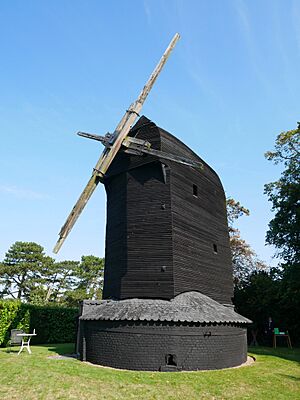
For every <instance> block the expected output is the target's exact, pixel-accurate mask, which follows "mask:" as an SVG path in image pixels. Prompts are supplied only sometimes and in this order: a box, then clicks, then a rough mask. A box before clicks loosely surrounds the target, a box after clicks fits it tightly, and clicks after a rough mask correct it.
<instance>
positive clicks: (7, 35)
mask: <svg viewBox="0 0 300 400" xmlns="http://www.w3.org/2000/svg"><path fill="white" fill-rule="evenodd" d="M0 18H1V24H0V49H1V53H0V54H1V62H0V70H1V73H0V93H1V95H0V134H1V157H0V199H1V200H0V201H1V204H0V221H1V240H0V259H2V258H3V257H4V254H5V252H6V251H7V249H8V248H9V246H10V245H11V244H12V243H14V242H15V241H17V240H21V241H35V242H37V243H40V244H41V245H42V246H44V247H45V250H46V252H47V254H49V255H51V254H52V248H53V246H54V244H55V242H56V239H57V237H58V232H59V229H60V227H61V225H62V224H63V222H64V221H65V219H66V217H67V215H68V213H69V212H70V210H71V208H72V206H73V205H74V203H75V201H76V200H77V198H78V196H79V194H80V192H81V190H82V189H83V187H84V185H85V184H86V182H87V180H88V178H89V177H90V175H91V171H92V168H93V167H94V165H95V163H96V161H97V159H98V157H99V155H100V153H101V151H102V148H101V145H98V144H97V142H93V141H88V140H85V139H83V138H80V137H78V136H76V135H75V132H76V131H78V130H83V131H87V132H95V133H99V134H102V133H106V132H107V131H110V132H112V131H113V130H114V128H115V126H116V125H117V123H118V121H119V119H120V118H121V116H122V115H123V113H124V111H125V110H126V108H127V107H128V106H129V104H130V103H131V102H132V101H133V100H134V99H135V98H136V97H137V95H138V94H139V92H140V90H141V88H142V86H143V85H144V83H145V81H146V79H147V78H148V75H149V74H150V73H151V71H152V69H153V67H154V66H155V64H156V62H157V61H158V59H159V58H160V56H161V54H162V52H163V51H164V50H165V47H166V46H167V44H168V43H169V41H170V39H171V37H172V36H173V35H174V33H175V32H179V33H180V34H181V37H182V38H181V40H180V41H179V43H178V44H177V46H176V48H175V50H174V52H173V53H172V55H171V57H170V59H169V61H168V63H167V65H166V66H165V69H164V70H163V72H162V73H161V75H160V77H159V79H158V80H157V82H156V85H155V86H154V88H153V90H152V92H151V93H150V95H149V97H148V99H147V101H146V103H145V106H144V108H143V114H144V115H146V116H147V117H148V118H150V119H151V120H153V121H154V122H155V123H157V124H158V125H159V126H161V127H163V128H165V129H166V130H168V131H170V132H172V133H173V134H174V135H176V136H177V137H178V138H180V139H181V140H183V141H184V142H185V143H186V144H187V145H189V146H190V147H191V148H192V149H193V150H194V151H195V152H197V153H198V154H199V155H200V156H201V157H202V158H203V159H204V160H205V161H206V162H208V163H209V164H210V165H211V166H212V167H213V168H214V169H215V170H216V172H217V173H218V174H219V175H220V177H221V180H222V182H223V185H224V188H225V191H226V194H227V195H228V196H232V197H234V198H235V199H237V200H239V201H240V202H241V203H242V204H243V205H244V206H246V207H248V208H249V209H250V211H251V215H250V217H244V218H243V219H242V220H241V221H240V223H239V227H240V229H241V232H242V236H243V237H244V238H245V239H246V240H247V241H248V242H249V243H250V244H251V245H252V247H253V248H254V250H255V251H256V252H257V253H258V255H259V256H260V257H261V258H262V259H263V260H265V261H266V262H271V257H272V255H273V253H274V249H272V248H270V247H266V246H265V245H264V237H265V232H266V229H267V224H268V221H269V220H270V218H271V215H272V214H271V213H270V203H268V201H267V198H266V196H265V195H263V185H264V184H265V183H267V182H270V181H272V180H275V179H277V178H278V176H279V173H280V168H279V167H275V166H273V165H272V164H271V163H270V162H268V161H266V160H265V159H264V156H263V154H264V152H265V151H267V150H270V149H271V148H272V147H273V145H274V140H275V137H276V135H277V134H278V133H280V132H281V131H283V130H288V129H293V128H295V127H296V123H297V121H298V120H299V119H300V118H299V93H300V80H299V70H300V68H299V66H300V24H299V21H300V1H297V0H295V1H289V0H284V1H283V0H282V1H276V0H270V1H268V0H260V1H253V0H252V1H246V0H244V1H243V0H236V1H235V0H231V1H225V0H223V1H221V0H215V1H200V0H197V1H193V0H165V1H163V0H151V1H150V0H145V1H142V0H139V1H137V0H130V1H129V0H127V1H125V0H123V1H121V0H118V1H117V0H112V1H110V2H107V1H104V0H102V1H101V0H97V1H93V0H86V1H77V0H72V1H67V0H51V1H50V0H48V1H37V0H36V1H30V0H27V1H16V0H6V1H5V0H3V1H1V4H0ZM105 201H106V200H105V192H104V188H103V187H102V186H100V185H99V186H98V188H97V191H96V192H95V193H94V195H93V196H92V198H91V200H90V202H89V204H88V206H87V207H86V209H85V210H84V212H83V214H82V215H81V217H80V219H79V220H78V222H77V224H76V225H75V227H74V229H73V231H72V232H71V234H70V235H69V237H68V239H67V241H66V242H65V244H64V246H63V248H62V249H61V251H60V253H59V255H58V256H56V259H79V258H80V256H81V255H83V254H94V255H98V256H104V240H105V207H106V205H105ZM272 262H273V264H274V261H272Z"/></svg>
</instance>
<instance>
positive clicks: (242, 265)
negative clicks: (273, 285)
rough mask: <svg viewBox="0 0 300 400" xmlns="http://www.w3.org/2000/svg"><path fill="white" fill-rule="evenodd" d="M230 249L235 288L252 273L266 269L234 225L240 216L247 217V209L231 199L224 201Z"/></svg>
mask: <svg viewBox="0 0 300 400" xmlns="http://www.w3.org/2000/svg"><path fill="white" fill-rule="evenodd" d="M226 204H227V218H228V225H229V226H228V229H229V240H230V249H231V254H232V264H233V280H234V284H235V286H242V285H243V283H244V282H245V281H246V280H247V278H249V276H250V275H251V274H252V273H253V272H254V271H263V270H267V269H268V267H267V266H266V265H265V264H264V262H263V261H261V260H259V258H258V257H257V254H256V253H255V251H254V250H253V249H252V248H251V246H250V245H249V244H248V243H247V242H246V241H245V240H243V239H242V238H241V234H240V231H239V229H237V228H234V223H235V222H236V220H237V219H238V218H239V217H241V216H242V215H249V214H250V212H249V210H248V209H247V208H245V207H243V206H242V205H241V204H240V203H239V202H237V201H235V200H234V199H232V198H228V199H227V200H226Z"/></svg>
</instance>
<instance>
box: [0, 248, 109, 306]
mask: <svg viewBox="0 0 300 400" xmlns="http://www.w3.org/2000/svg"><path fill="white" fill-rule="evenodd" d="M103 270H104V260H103V259H102V258H99V257H95V256H92V255H90V256H82V258H81V261H70V260H65V261H59V262H55V260H54V259H52V258H51V257H48V256H46V255H45V253H44V249H43V247H42V246H40V245H38V244H37V243H32V242H30V243H29V242H16V243H14V244H13V245H12V246H11V247H10V249H9V250H8V252H7V253H6V255H5V258H4V260H3V262H2V263H0V298H14V299H21V300H24V301H26V302H29V303H32V304H36V305H44V304H51V303H52V304H53V303H55V304H61V305H68V306H76V305H78V303H79V302H80V301H81V300H83V299H101V297H102V286H103Z"/></svg>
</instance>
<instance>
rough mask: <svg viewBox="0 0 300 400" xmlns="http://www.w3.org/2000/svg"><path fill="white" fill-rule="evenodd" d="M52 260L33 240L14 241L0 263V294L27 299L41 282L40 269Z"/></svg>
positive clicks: (45, 267)
mask: <svg viewBox="0 0 300 400" xmlns="http://www.w3.org/2000/svg"><path fill="white" fill-rule="evenodd" d="M53 262H54V260H53V259H52V258H51V257H47V256H46V255H45V253H44V249H43V247H42V246H40V245H38V244H37V243H34V242H15V243H14V244H13V245H12V246H11V247H10V249H9V250H8V252H7V253H6V255H5V258H4V260H3V262H2V263H1V264H0V287H2V290H1V291H0V296H1V297H5V296H9V297H12V298H15V299H25V300H28V299H29V297H30V293H31V291H32V290H34V289H35V288H36V287H37V286H39V285H40V284H42V282H43V278H42V271H43V270H45V269H49V268H51V266H52V265H53Z"/></svg>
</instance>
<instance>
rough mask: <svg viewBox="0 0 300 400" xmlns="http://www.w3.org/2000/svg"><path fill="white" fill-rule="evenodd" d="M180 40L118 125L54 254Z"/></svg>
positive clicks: (159, 64)
mask: <svg viewBox="0 0 300 400" xmlns="http://www.w3.org/2000/svg"><path fill="white" fill-rule="evenodd" d="M179 39H180V35H179V34H178V33H176V34H175V35H174V37H173V38H172V40H171V42H170V44H169V46H168V47H167V49H166V50H165V52H164V54H163V55H162V57H161V59H160V61H159V62H158V64H157V66H156V67H155V69H154V71H153V72H152V74H151V75H150V77H149V79H148V81H147V83H146V84H145V86H144V87H143V89H142V91H141V93H140V95H139V96H138V98H137V100H136V101H135V102H134V103H132V104H131V105H130V107H129V108H128V110H126V112H125V114H124V116H123V118H122V119H121V121H120V122H119V124H118V125H117V127H116V129H115V131H114V133H113V135H112V138H111V146H110V147H106V148H105V149H104V151H103V153H102V154H101V157H100V158H99V160H98V161H97V163H96V165H95V168H94V170H93V173H92V176H91V178H90V179H89V181H88V183H87V185H86V186H85V188H84V190H83V192H82V193H81V195H80V197H79V199H78V200H77V202H76V204H75V206H74V207H73V209H72V211H71V213H70V214H69V216H68V218H67V220H66V222H65V223H64V225H63V226H62V228H61V230H60V232H59V239H58V241H57V243H56V245H55V247H54V249H53V252H54V253H58V251H59V250H60V248H61V246H62V245H63V243H64V241H65V239H66V238H67V236H68V234H69V233H70V231H71V229H72V228H73V226H74V224H75V222H76V221H77V219H78V217H79V215H80V214H81V213H82V211H83V209H84V207H85V205H86V204H87V202H88V200H89V199H90V197H91V195H92V194H93V192H94V190H95V189H96V187H97V185H98V183H99V182H100V180H101V177H103V176H104V175H105V173H106V171H107V170H108V168H109V166H110V164H111V163H112V161H113V159H114V158H115V156H116V155H117V153H118V151H119V150H120V148H121V146H122V143H123V140H124V139H125V138H126V136H127V135H128V133H129V131H130V128H131V126H132V125H133V124H134V122H135V120H136V118H137V117H138V116H139V113H140V111H141V109H142V106H143V104H144V102H145V100H146V98H147V96H148V94H149V92H150V90H151V89H152V87H153V85H154V83H155V81H156V79H157V77H158V75H159V74H160V72H161V70H162V68H163V67H164V65H165V63H166V61H167V59H168V58H169V56H170V54H171V52H172V50H173V49H174V47H175V45H176V43H177V42H178V40H179Z"/></svg>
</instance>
